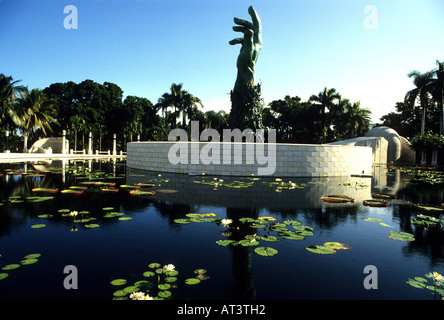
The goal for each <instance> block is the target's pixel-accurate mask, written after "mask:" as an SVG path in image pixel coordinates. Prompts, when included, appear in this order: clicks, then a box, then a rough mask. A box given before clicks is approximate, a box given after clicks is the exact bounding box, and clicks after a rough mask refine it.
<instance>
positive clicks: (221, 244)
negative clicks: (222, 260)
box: [216, 240, 238, 247]
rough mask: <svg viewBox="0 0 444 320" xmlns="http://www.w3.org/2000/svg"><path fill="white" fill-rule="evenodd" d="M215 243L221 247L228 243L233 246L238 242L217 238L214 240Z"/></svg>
mask: <svg viewBox="0 0 444 320" xmlns="http://www.w3.org/2000/svg"><path fill="white" fill-rule="evenodd" d="M216 244H217V245H219V246H222V247H226V246H228V245H232V246H235V245H237V244H238V242H237V241H234V240H218V241H216Z"/></svg>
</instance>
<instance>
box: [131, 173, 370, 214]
mask: <svg viewBox="0 0 444 320" xmlns="http://www.w3.org/2000/svg"><path fill="white" fill-rule="evenodd" d="M156 178H159V179H160V178H162V179H167V180H168V182H167V183H162V184H161V186H160V187H157V188H155V189H154V190H156V189H158V190H159V189H169V190H175V191H177V192H174V193H163V192H161V191H162V190H160V192H157V193H156V195H154V196H153V200H154V199H157V200H160V201H172V202H176V203H184V204H193V205H208V206H221V207H226V206H230V207H236V208H251V207H256V208H271V209H286V208H314V207H322V206H325V205H326V203H324V202H323V201H322V200H320V198H321V196H323V195H332V194H342V195H348V196H350V197H353V198H354V199H355V202H361V203H362V201H363V200H366V199H369V198H370V197H371V186H370V184H371V180H370V179H369V178H355V177H349V178H329V179H309V178H291V179H289V178H285V179H282V180H283V181H284V182H288V181H289V180H291V181H292V182H295V183H297V185H301V184H305V187H304V188H303V189H298V188H296V189H292V190H286V189H283V190H282V191H281V192H276V191H275V189H276V188H275V187H270V186H268V185H267V184H265V183H264V182H274V181H275V179H274V178H259V180H256V181H253V180H249V179H248V178H241V177H233V178H229V177H223V178H222V179H223V180H224V181H223V183H230V182H233V181H242V182H254V183H253V185H252V186H251V187H247V188H232V187H224V186H219V187H218V188H217V190H213V189H214V188H213V186H212V185H205V184H200V183H195V182H194V181H202V180H205V181H208V182H212V181H214V180H213V178H215V177H213V176H188V175H183V174H173V173H162V175H161V177H158V173H157V172H150V171H144V170H137V169H132V168H127V178H126V179H127V181H126V183H127V184H135V183H139V182H149V181H150V180H151V179H156ZM217 178H218V179H219V178H220V177H217ZM362 185H365V187H363V186H362Z"/></svg>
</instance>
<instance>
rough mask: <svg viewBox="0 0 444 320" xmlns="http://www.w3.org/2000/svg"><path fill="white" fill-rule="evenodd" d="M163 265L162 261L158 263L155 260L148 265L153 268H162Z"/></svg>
mask: <svg viewBox="0 0 444 320" xmlns="http://www.w3.org/2000/svg"><path fill="white" fill-rule="evenodd" d="M161 266H162V265H161V264H160V263H157V262H153V263H150V264H149V265H148V267H149V268H151V269H157V268H160V267H161Z"/></svg>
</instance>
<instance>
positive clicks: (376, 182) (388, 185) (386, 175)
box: [372, 166, 402, 194]
mask: <svg viewBox="0 0 444 320" xmlns="http://www.w3.org/2000/svg"><path fill="white" fill-rule="evenodd" d="M372 175H373V178H372V187H373V191H375V192H380V193H387V194H396V193H397V192H398V191H399V189H400V188H401V187H402V185H401V182H402V180H401V171H400V170H398V169H397V170H390V172H389V170H388V168H387V166H373V167H372Z"/></svg>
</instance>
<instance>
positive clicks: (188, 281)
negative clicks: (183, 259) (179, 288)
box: [185, 278, 200, 285]
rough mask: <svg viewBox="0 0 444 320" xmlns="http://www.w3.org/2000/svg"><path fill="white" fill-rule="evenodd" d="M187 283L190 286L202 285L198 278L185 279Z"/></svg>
mask: <svg viewBox="0 0 444 320" xmlns="http://www.w3.org/2000/svg"><path fill="white" fill-rule="evenodd" d="M185 283H186V284H188V285H195V284H198V283H200V280H199V279H197V278H188V279H185Z"/></svg>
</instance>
